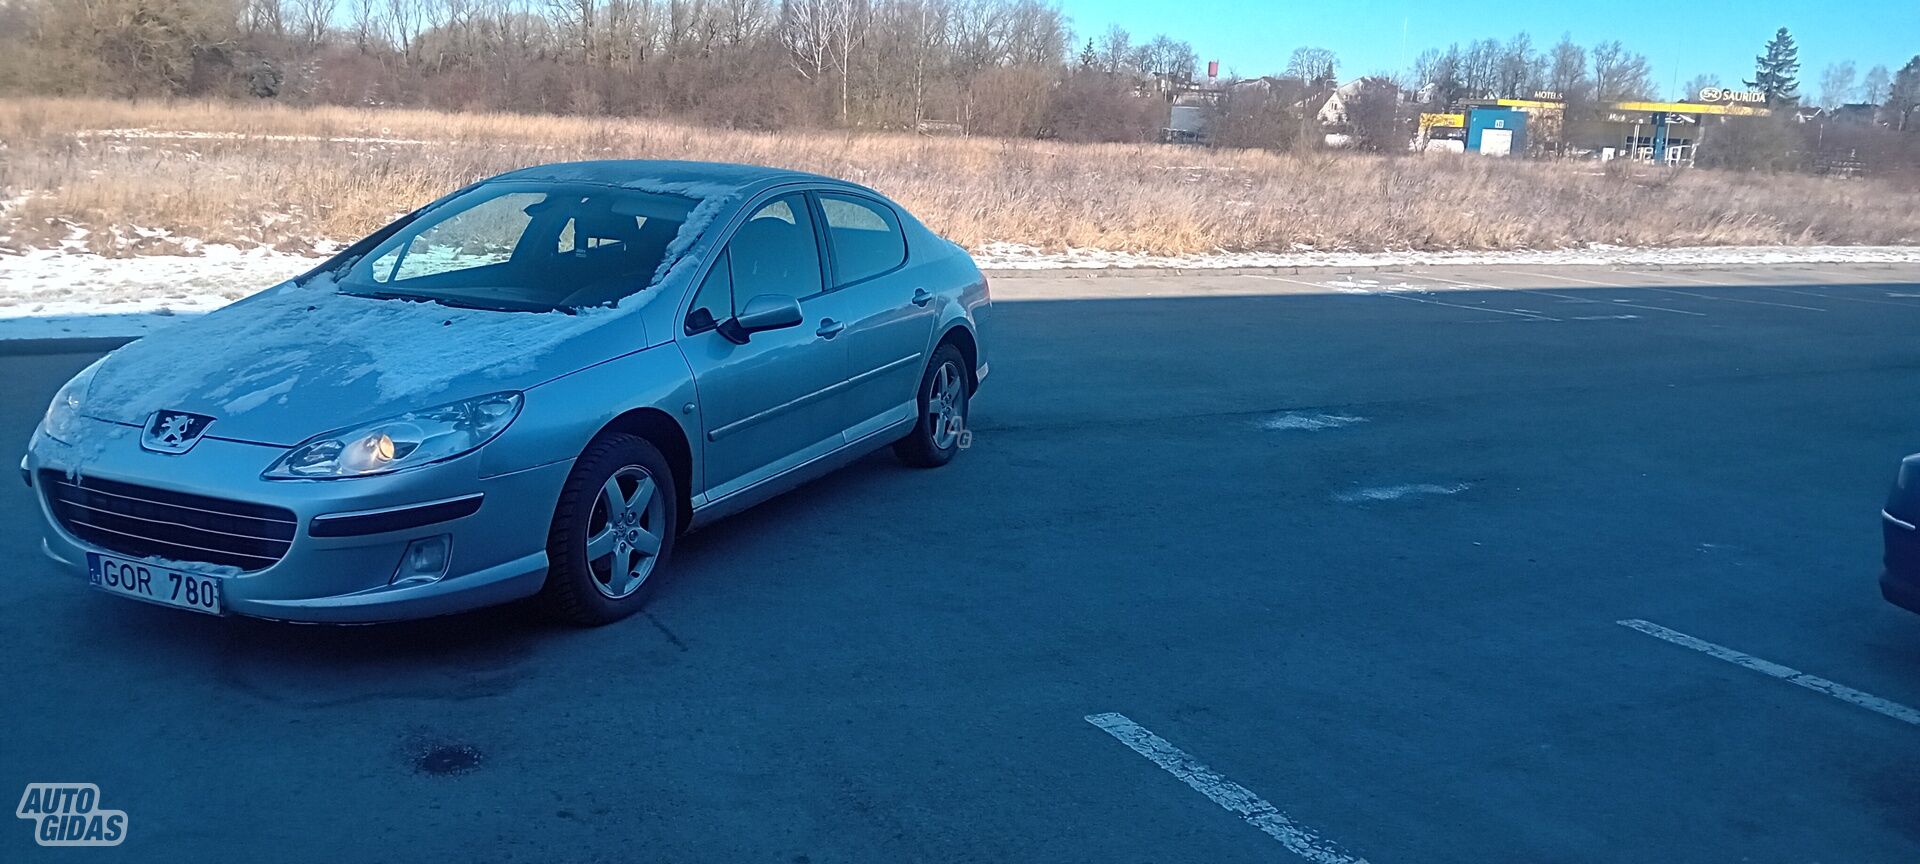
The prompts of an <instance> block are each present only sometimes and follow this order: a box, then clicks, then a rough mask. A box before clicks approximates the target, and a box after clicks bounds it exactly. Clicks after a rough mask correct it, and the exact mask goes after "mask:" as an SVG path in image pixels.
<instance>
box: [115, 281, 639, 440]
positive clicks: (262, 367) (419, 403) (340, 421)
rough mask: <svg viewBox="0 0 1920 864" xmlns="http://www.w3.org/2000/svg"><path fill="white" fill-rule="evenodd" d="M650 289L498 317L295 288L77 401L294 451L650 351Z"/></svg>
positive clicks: (189, 328)
mask: <svg viewBox="0 0 1920 864" xmlns="http://www.w3.org/2000/svg"><path fill="white" fill-rule="evenodd" d="M648 296H649V294H648V292H642V293H641V294H638V295H635V296H633V297H629V298H627V299H626V300H624V301H622V302H621V304H620V305H619V306H617V307H591V308H585V309H580V310H573V311H554V312H538V313H535V312H501V311H492V310H482V309H467V308H458V307H450V306H445V305H441V304H439V303H433V302H425V301H415V300H398V299H380V298H373V297H363V296H356V295H352V294H344V293H340V292H339V291H338V290H336V288H335V286H334V285H333V283H332V281H331V280H329V279H326V278H324V277H320V278H315V279H312V280H309V281H308V282H307V283H306V284H298V283H291V282H290V283H287V284H284V285H280V286H278V287H275V288H271V289H268V290H266V291H263V292H261V293H259V294H257V295H255V296H253V297H250V298H248V299H246V300H243V301H241V302H239V303H235V304H233V305H232V306H229V307H227V308H225V309H221V310H219V311H217V312H213V313H211V314H209V315H207V316H206V317H204V318H201V319H199V320H195V321H186V322H182V323H180V324H177V325H175V326H173V327H169V328H167V329H165V330H162V331H160V332H158V333H155V334H153V335H151V336H148V337H146V338H144V339H141V340H139V341H136V342H133V343H130V344H128V345H127V346H126V347H123V348H121V349H120V350H118V351H115V352H114V353H112V354H110V355H108V356H107V358H106V359H105V361H104V362H103V363H102V364H101V365H100V367H99V368H98V370H97V371H96V372H95V374H94V377H93V381H92V382H91V384H90V385H89V387H88V389H87V391H86V393H85V394H84V395H83V396H82V407H81V411H82V412H83V413H85V414H87V415H88V416H91V417H95V418H97V419H101V420H110V421H113V422H117V423H129V424H135V425H141V424H145V423H146V422H147V419H148V418H149V417H151V416H152V415H153V413H154V412H155V411H163V410H164V411H188V412H192V413H195V414H202V415H206V416H209V417H212V418H214V422H213V424H212V425H211V426H209V427H208V429H207V435H208V436H209V437H212V438H223V439H229V440H236V441H251V442H256V443H262V444H275V445H281V446H291V445H293V444H297V443H299V442H300V441H303V440H305V439H307V438H309V437H311V436H313V435H317V434H320V433H323V432H327V431H329V430H333V429H337V428H340V427H343V426H350V425H354V424H356V423H361V422H367V421H373V420H379V419H381V418H383V417H387V416H390V415H393V414H398V413H402V412H406V411H411V410H415V409H419V408H426V407H431V406H434V405H439V404H443V403H446V402H452V401H456V400H459V399H465V398H470V397H473V396H479V395H483V394H486V393H493V392H498V391H502V390H524V389H526V388H528V387H532V386H534V385H536V384H539V383H541V382H543V381H547V380H550V379H552V378H555V377H558V376H560V375H564V374H566V373H568V372H571V371H574V370H576V369H579V368H582V367H584V366H588V365H591V364H593V363H596V362H599V361H601V360H605V359H608V358H611V357H615V356H618V355H620V354H623V353H626V352H628V351H633V350H636V349H638V348H641V347H643V346H645V345H646V344H647V342H646V339H645V334H644V333H643V332H642V330H641V323H640V319H639V316H637V315H634V314H631V313H632V312H633V311H635V310H637V309H638V308H639V307H640V306H641V305H642V304H644V303H645V302H646V300H647V298H648Z"/></svg>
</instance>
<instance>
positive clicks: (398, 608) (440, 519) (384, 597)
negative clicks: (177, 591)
mask: <svg viewBox="0 0 1920 864" xmlns="http://www.w3.org/2000/svg"><path fill="white" fill-rule="evenodd" d="M138 432H139V430H137V429H133V428H132V427H126V426H119V425H118V424H111V423H105V422H95V423H91V424H89V426H88V428H87V435H86V436H85V438H86V440H87V443H86V444H85V445H83V446H78V447H76V446H73V445H68V444H65V443H62V442H60V441H57V440H55V439H52V438H50V437H47V436H46V435H44V434H39V433H36V434H35V436H34V439H33V442H32V444H31V445H30V446H29V448H28V453H27V457H26V460H25V461H24V462H23V463H22V466H21V467H22V468H23V470H24V471H25V473H26V475H27V478H28V480H29V482H31V483H33V485H34V491H35V498H36V500H38V502H39V504H40V510H41V516H42V518H43V520H44V523H45V540H44V543H43V544H42V548H43V549H44V551H45V552H46V554H47V555H48V557H50V558H52V559H53V560H54V561H55V562H58V563H59V564H60V565H62V566H63V567H64V568H65V569H66V570H68V571H69V572H71V573H74V574H76V575H79V576H81V577H82V578H85V576H86V573H87V553H89V552H97V553H102V554H107V555H113V556H117V557H120V558H130V559H134V560H140V559H141V558H143V557H144V556H141V555H137V554H129V553H128V552H124V551H120V550H116V549H113V548H108V547H107V546H103V545H100V544H98V543H96V542H90V541H88V540H85V539H82V538H81V537H79V536H76V535H75V534H74V533H72V532H71V531H70V530H68V527H66V526H63V525H62V524H61V521H60V519H59V518H57V517H56V515H55V511H54V507H53V504H52V502H51V501H50V498H49V494H50V493H49V489H48V486H49V484H48V483H47V482H44V477H45V475H43V473H42V472H45V471H51V472H58V473H59V474H60V475H61V476H65V477H72V476H75V475H78V476H79V477H82V478H86V479H93V480H105V481H112V482H114V483H121V484H131V485H134V486H139V487H145V488H149V489H154V490H161V491H164V492H171V493H180V494H188V495H197V496H205V497H209V498H219V499H225V500H228V501H236V502H247V503H251V504H257V505H263V506H270V507H279V508H284V509H286V510H288V511H291V512H292V514H293V515H294V518H295V522H296V527H295V529H294V534H293V538H292V541H291V543H290V545H288V546H287V551H286V553H285V554H284V555H282V556H280V557H279V559H278V560H277V561H273V562H272V563H271V564H269V565H267V566H264V567H261V568H260V569H255V570H250V571H247V572H241V573H238V574H234V575H220V574H221V573H222V569H221V568H218V567H207V568H204V569H201V570H199V572H207V573H212V574H215V575H217V576H219V578H220V580H221V606H222V611H223V614H234V615H245V616H250V617H257V618H270V619H276V620H282V621H298V622H308V623H332V624H365V623H375V622H382V621H396V620H404V619H412V618H424V617H431V616H435V615H445V614H449V613H453V612H460V611H464V610H468V609H474V608H478V607H481V606H488V605H493V604H496V603H503V602H507V601H511V600H515V599H519V598H522V597H527V596H530V595H532V594H534V593H536V592H538V591H539V590H540V586H541V585H542V584H543V583H544V581H545V579H546V570H547V555H546V541H547V533H548V530H549V527H550V525H551V521H552V518H553V510H554V502H555V501H556V500H558V497H559V493H560V487H561V485H562V484H563V483H564V482H565V480H566V476H567V472H568V471H569V470H570V469H571V467H572V460H571V459H566V460H561V461H556V462H552V463H548V464H545V465H540V466H537V467H534V468H528V469H525V470H521V471H515V472H512V473H507V474H499V475H494V476H488V477H482V476H480V475H479V473H478V472H479V465H480V462H481V460H479V459H477V458H473V457H472V456H471V455H470V456H467V457H462V458H457V459H453V460H449V461H447V462H443V463H439V464H435V465H429V466H424V467H421V468H417V469H413V470H408V471H402V472H398V473H395V474H389V475H383V476H376V477H362V478H353V479H345V480H294V481H281V480H274V481H269V480H263V479H261V477H260V472H261V471H262V470H263V469H265V468H266V467H267V465H269V464H270V463H272V462H273V460H274V459H276V458H278V457H279V455H280V454H281V453H283V452H285V451H284V448H281V447H276V446H269V445H261V444H250V443H244V442H237V441H227V440H221V439H213V438H209V439H204V440H201V441H200V442H198V443H197V444H196V445H195V446H194V447H193V449H192V450H190V451H188V452H187V453H183V454H179V455H167V454H160V453H152V452H148V451H146V450H143V449H141V447H140V446H139V434H138ZM476 496H477V498H476ZM448 502H455V503H453V504H451V505H450V504H449V503H448ZM437 536H445V537H447V538H448V540H449V542H450V552H449V556H448V562H447V566H446V569H445V573H444V575H442V576H440V577H439V578H421V577H418V576H414V577H411V578H401V577H402V574H401V564H402V558H403V556H404V554H405V552H406V550H407V548H408V546H409V544H411V543H412V542H413V541H416V540H427V539H430V538H433V537H437ZM192 555H193V553H192V552H191V551H189V550H181V551H179V552H174V551H169V552H168V553H167V554H166V556H165V557H166V558H168V559H173V560H175V561H179V562H182V564H180V565H177V566H180V567H181V569H188V570H194V569H196V568H195V567H194V566H193V565H192V561H193V560H194V559H193V558H192ZM226 572H228V573H231V571H230V570H228V571H226Z"/></svg>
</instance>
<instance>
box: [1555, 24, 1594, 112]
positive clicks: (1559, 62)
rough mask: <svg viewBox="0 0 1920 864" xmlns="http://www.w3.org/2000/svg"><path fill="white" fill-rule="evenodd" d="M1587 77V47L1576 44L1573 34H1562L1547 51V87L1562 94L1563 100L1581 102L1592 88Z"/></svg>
mask: <svg viewBox="0 0 1920 864" xmlns="http://www.w3.org/2000/svg"><path fill="white" fill-rule="evenodd" d="M1591 83H1592V82H1591V81H1590V80H1589V79H1588V78H1587V52H1586V49H1584V48H1581V47H1580V46H1579V45H1576V44H1574V42H1573V36H1572V34H1562V35H1561V36H1560V41H1558V42H1555V43H1554V44H1553V47H1552V48H1551V49H1548V51H1547V77H1546V84H1547V89H1548V90H1551V91H1553V92H1555V93H1558V94H1560V99H1561V101H1563V102H1568V103H1573V102H1579V101H1582V100H1584V99H1586V98H1587V91H1588V90H1589V89H1591Z"/></svg>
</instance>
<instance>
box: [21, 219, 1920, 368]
mask: <svg viewBox="0 0 1920 864" xmlns="http://www.w3.org/2000/svg"><path fill="white" fill-rule="evenodd" d="M674 191H678V192H680V193H682V194H697V193H704V194H701V195H699V197H702V198H703V200H702V202H701V204H700V205H699V206H696V207H695V209H694V212H693V213H691V214H690V215H689V219H688V225H689V227H692V228H695V229H696V230H695V231H684V232H683V234H682V237H676V238H675V243H676V244H681V245H678V246H677V248H672V249H669V250H668V251H669V254H668V255H667V256H666V259H665V260H664V261H663V262H662V269H663V271H670V270H671V269H672V268H674V267H676V266H679V265H680V264H684V263H685V262H686V261H687V260H688V258H687V256H686V254H685V253H686V252H687V251H688V249H687V244H682V238H691V237H692V236H694V235H695V234H696V233H697V228H698V227H699V226H700V225H702V224H704V222H705V221H706V220H707V219H710V218H711V217H712V215H713V213H714V211H715V210H717V209H718V207H719V204H717V203H714V201H715V199H714V198H713V197H711V196H712V195H714V194H716V193H718V192H720V191H721V190H719V189H681V190H674ZM76 231H78V229H76ZM135 233H136V234H139V233H141V232H140V231H139V229H135ZM85 241H86V235H85V234H84V232H80V233H76V235H75V238H74V239H73V240H71V241H70V242H69V243H67V244H66V247H65V248H62V249H39V250H32V251H29V252H27V253H26V254H24V255H5V254H0V340H3V339H32V338H59V337H86V336H143V335H146V334H147V333H151V332H153V330H154V329H155V328H157V327H162V326H165V325H166V324H168V323H171V322H173V321H177V320H179V318H180V317H181V316H188V315H196V314H200V313H205V312H209V311H212V310H214V309H217V308H220V307H221V306H225V305H226V304H228V303H230V302H232V301H234V300H238V299H240V298H242V297H247V296H249V295H252V294H254V293H257V292H259V291H261V290H263V289H265V288H268V287H271V286H273V285H277V284H279V283H281V282H283V281H285V280H286V279H287V278H288V277H291V276H294V275H297V274H299V273H302V272H305V271H306V270H309V269H311V268H313V267H314V266H315V265H317V264H319V263H320V261H321V260H323V259H322V258H320V257H318V256H308V255H297V254H290V253H284V252H275V251H273V250H269V249H249V250H240V249H236V248H234V247H232V246H223V245H214V244H208V245H204V246H195V245H194V244H193V243H192V242H191V240H186V239H182V240H179V241H178V242H180V243H181V244H182V245H185V246H187V247H188V248H192V249H195V250H196V251H198V252H199V253H200V254H197V255H190V256H188V255H145V256H134V257H127V258H106V257H103V256H100V255H95V254H91V253H88V252H86V251H85V249H84V244H85ZM689 243H690V240H689ZM321 248H332V244H325V245H323V246H322V247H321ZM974 259H975V260H976V261H978V262H979V264H980V266H982V267H985V268H989V269H993V268H999V269H1012V270H1033V271H1046V270H1075V269H1093V268H1109V267H1112V268H1122V269H1126V268H1140V267H1153V268H1169V269H1183V270H1218V269H1226V268H1241V267H1248V268H1292V267H1328V268H1332V267H1407V266H1432V265H1446V264H1464V265H1522V266H1533V267H1552V266H1562V265H1567V266H1579V265H1587V266H1666V265H1678V266H1685V265H1751V264H1825V263H1854V264H1905V263H1920V246H1804V247H1791V246H1728V247H1680V248H1673V249H1629V248H1623V247H1608V246H1595V247H1591V248H1587V249H1577V250H1553V251H1540V252H1377V253H1360V252H1315V251H1301V252H1285V253H1219V254H1214V255H1191V256H1176V257H1160V256H1146V255H1135V254H1132V253H1126V252H1103V251H1100V250H1091V249H1077V250H1070V251H1068V252H1064V253H1044V252H1040V251H1039V250H1036V249H1034V248H1033V247H1030V246H1019V245H1016V244H1009V243H989V244H987V245H986V246H985V247H983V248H981V249H979V250H976V251H975V253H974ZM660 275H661V277H662V278H664V277H665V276H666V275H667V273H666V272H663V273H662V274H660ZM1322 284H1323V285H1324V286H1325V287H1327V288H1328V289H1330V290H1333V291H1336V292H1340V293H1351V294H1373V293H1393V292H1416V291H1417V292H1426V291H1448V290H1468V289H1467V288H1466V286H1455V285H1431V284H1413V283H1406V282H1398V283H1389V284H1382V283H1380V282H1379V281H1377V280H1372V279H1363V278H1356V277H1339V278H1335V279H1332V280H1329V281H1327V282H1325V283H1322ZM1893 296H1903V295H1893Z"/></svg>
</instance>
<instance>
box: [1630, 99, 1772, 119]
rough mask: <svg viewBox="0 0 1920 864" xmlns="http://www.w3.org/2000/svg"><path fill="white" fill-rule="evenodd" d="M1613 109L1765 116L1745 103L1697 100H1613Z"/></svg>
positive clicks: (1730, 115)
mask: <svg viewBox="0 0 1920 864" xmlns="http://www.w3.org/2000/svg"><path fill="white" fill-rule="evenodd" d="M1607 107H1609V108H1612V109H1613V110H1615V111H1662V112H1666V113H1669V114H1721V115H1726V116H1729V117H1767V116H1770V115H1772V114H1773V112H1772V111H1768V110H1767V109H1765V108H1752V107H1748V106H1746V105H1705V104H1702V103H1699V102H1615V103H1614V104H1612V105H1609V106H1607Z"/></svg>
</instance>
